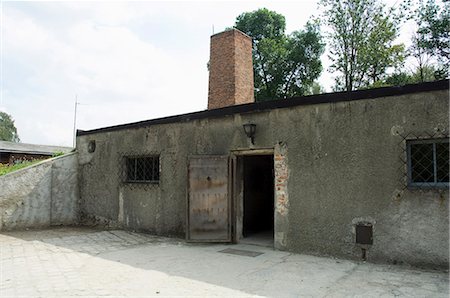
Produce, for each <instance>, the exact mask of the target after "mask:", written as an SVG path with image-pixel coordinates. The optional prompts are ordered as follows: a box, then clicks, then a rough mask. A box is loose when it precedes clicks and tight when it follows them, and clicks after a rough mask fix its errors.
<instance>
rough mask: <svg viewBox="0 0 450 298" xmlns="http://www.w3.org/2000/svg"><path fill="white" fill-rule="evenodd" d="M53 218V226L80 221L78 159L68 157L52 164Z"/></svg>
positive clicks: (74, 155)
mask: <svg viewBox="0 0 450 298" xmlns="http://www.w3.org/2000/svg"><path fill="white" fill-rule="evenodd" d="M51 174H52V180H51V213H50V215H51V217H50V222H51V224H52V225H70V224H75V223H77V221H78V212H77V210H78V198H79V195H78V159H77V155H76V154H71V155H66V156H63V157H62V158H58V159H55V160H54V161H53V162H52V173H51Z"/></svg>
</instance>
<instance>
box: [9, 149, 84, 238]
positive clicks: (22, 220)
mask: <svg viewBox="0 0 450 298" xmlns="http://www.w3.org/2000/svg"><path fill="white" fill-rule="evenodd" d="M77 167H78V161H77V154H76V153H70V154H66V155H64V156H61V157H57V158H53V159H50V160H46V161H43V162H40V163H38V164H36V165H34V166H32V167H29V168H24V169H21V170H18V171H16V172H12V173H10V174H7V175H5V176H1V177H0V230H11V229H23V228H37V227H45V226H50V225H51V224H76V223H77V210H78V184H77V179H78V178H77Z"/></svg>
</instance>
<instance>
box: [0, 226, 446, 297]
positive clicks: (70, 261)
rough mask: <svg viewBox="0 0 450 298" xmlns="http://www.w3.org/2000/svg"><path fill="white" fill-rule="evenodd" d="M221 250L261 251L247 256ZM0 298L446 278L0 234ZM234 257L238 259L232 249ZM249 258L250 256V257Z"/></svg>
mask: <svg viewBox="0 0 450 298" xmlns="http://www.w3.org/2000/svg"><path fill="white" fill-rule="evenodd" d="M224 249H235V250H244V252H242V253H243V254H245V253H246V251H250V252H259V253H262V254H260V255H258V256H255V257H251V256H245V255H236V254H229V253H223V252H220V251H221V250H224ZM0 253H1V254H0V262H1V268H0V269H1V276H0V296H1V297H10V296H13V297H18V296H26V297H30V296H32V297H68V296H91V297H92V296H96V297H97V296H133V297H136V296H157V297H164V296H166V297H167V296H201V297H205V296H226V297H238V296H240V297H243V296H245V297H248V296H269V297H298V296H302V297H303V296H311V297H344V296H345V297H348V296H364V297H367V296H385V297H390V296H416V297H448V295H449V284H448V273H444V272H437V271H422V270H412V269H408V268H403V267H396V266H387V265H373V264H367V263H356V262H351V261H346V260H336V259H330V258H319V257H313V256H306V255H297V254H290V253H286V252H280V251H273V250H271V249H269V248H265V247H259V246H254V245H248V244H247V245H244V244H240V245H216V244H215V245H193V244H186V243H184V242H182V241H178V240H174V239H167V238H160V237H153V236H149V235H145V234H138V233H131V232H125V231H98V230H93V229H81V228H80V229H75V228H61V229H51V230H45V231H25V232H14V233H3V234H0ZM237 253H241V252H239V251H237ZM248 254H250V253H248Z"/></svg>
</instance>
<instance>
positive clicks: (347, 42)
mask: <svg viewBox="0 0 450 298" xmlns="http://www.w3.org/2000/svg"><path fill="white" fill-rule="evenodd" d="M320 4H321V6H322V7H323V8H324V9H325V12H324V20H325V24H326V25H328V27H329V28H330V32H329V34H328V39H329V46H330V53H331V55H330V59H331V61H332V65H331V71H332V72H336V73H337V77H336V86H335V90H337V91H340V90H346V91H351V90H355V89H361V88H367V87H368V86H371V85H374V84H375V83H376V82H378V81H382V80H383V79H385V78H386V76H387V73H388V70H389V69H390V68H396V67H398V66H400V65H402V63H403V61H404V59H405V49H404V45H403V44H394V40H395V39H396V37H397V36H398V32H399V24H400V22H401V20H402V16H401V15H400V14H398V13H396V12H395V9H394V8H390V9H389V10H387V11H386V10H385V9H384V8H383V4H382V3H380V2H378V1H375V0H321V2H320Z"/></svg>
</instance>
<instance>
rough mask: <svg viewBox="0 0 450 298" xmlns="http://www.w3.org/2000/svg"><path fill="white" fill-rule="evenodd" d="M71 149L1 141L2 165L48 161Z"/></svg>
mask: <svg viewBox="0 0 450 298" xmlns="http://www.w3.org/2000/svg"><path fill="white" fill-rule="evenodd" d="M72 150H74V148H71V147H59V146H47V145H37V144H26V143H16V142H7V141H0V163H2V164H13V163H15V162H20V161H23V160H37V159H46V158H49V157H52V156H54V155H55V154H59V153H68V152H70V151H72Z"/></svg>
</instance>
